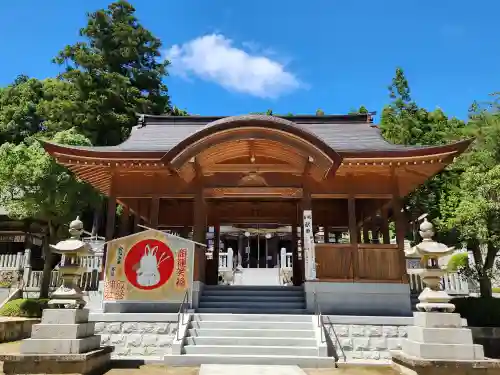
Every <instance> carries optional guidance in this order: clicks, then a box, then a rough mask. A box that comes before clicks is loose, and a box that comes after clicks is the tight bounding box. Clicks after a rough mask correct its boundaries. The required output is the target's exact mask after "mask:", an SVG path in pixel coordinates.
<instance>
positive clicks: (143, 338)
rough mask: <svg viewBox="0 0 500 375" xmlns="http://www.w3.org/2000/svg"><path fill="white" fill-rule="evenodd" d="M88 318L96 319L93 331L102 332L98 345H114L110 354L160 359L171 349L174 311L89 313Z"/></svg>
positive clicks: (114, 356)
mask: <svg viewBox="0 0 500 375" xmlns="http://www.w3.org/2000/svg"><path fill="white" fill-rule="evenodd" d="M146 315H149V316H146ZM151 315H155V316H156V317H155V316H151ZM162 315H163V316H162ZM169 315H175V317H171V316H169ZM104 319H105V321H103V320H104ZM155 319H156V321H155ZM90 320H92V321H94V322H96V324H95V333H96V334H97V335H101V345H112V346H114V348H115V350H114V352H113V358H120V357H128V358H144V357H147V358H149V359H158V358H159V359H161V358H163V356H164V355H167V354H171V352H172V340H173V339H174V336H175V334H176V330H177V318H176V314H111V313H108V314H102V313H101V314H92V313H91V314H90ZM159 320H162V321H159ZM147 358H146V359H147Z"/></svg>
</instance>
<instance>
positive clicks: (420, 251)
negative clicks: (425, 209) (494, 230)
mask: <svg viewBox="0 0 500 375" xmlns="http://www.w3.org/2000/svg"><path fill="white" fill-rule="evenodd" d="M426 216H427V215H424V216H423V217H422V216H421V217H420V218H419V219H423V222H422V223H421V224H420V232H419V233H420V236H421V237H422V242H421V243H419V244H418V245H416V246H414V247H412V248H411V249H409V250H408V251H405V253H406V255H407V256H409V257H419V258H420V266H421V268H420V269H416V270H415V271H414V274H416V275H419V276H420V278H421V279H422V281H423V283H424V284H425V286H426V287H425V289H424V290H423V291H422V293H421V294H420V295H419V296H418V299H419V301H420V303H418V304H417V309H418V310H420V311H443V312H453V311H454V310H455V306H454V305H453V304H451V303H449V301H450V299H451V297H450V296H449V295H448V293H446V292H445V291H444V290H440V285H441V278H442V277H443V276H444V274H445V271H444V270H442V269H441V268H440V267H439V262H438V261H439V258H441V257H444V256H447V255H451V254H452V253H453V252H454V251H455V248H454V247H448V246H446V245H445V244H442V243H439V242H436V241H434V240H433V239H432V237H434V226H433V225H432V223H431V222H429V221H428V220H427V217H426Z"/></svg>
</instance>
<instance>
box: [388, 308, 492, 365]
mask: <svg viewBox="0 0 500 375" xmlns="http://www.w3.org/2000/svg"><path fill="white" fill-rule="evenodd" d="M407 332H408V337H407V338H406V339H404V340H403V341H402V343H401V349H402V350H401V351H394V352H391V355H392V361H393V365H394V367H396V369H397V370H398V371H400V372H402V373H403V374H426V375H430V374H432V375H434V374H435V375H437V374H443V375H444V374H453V375H455V374H456V375H460V374H473V373H481V374H499V375H500V362H499V361H496V360H490V359H486V358H485V357H484V351H483V347H482V346H481V345H476V344H474V343H473V341H472V331H471V330H470V329H468V328H464V327H462V319H461V317H460V314H454V313H441V312H416V313H414V325H413V326H410V327H408V330H407Z"/></svg>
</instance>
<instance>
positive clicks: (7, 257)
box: [0, 252, 25, 271]
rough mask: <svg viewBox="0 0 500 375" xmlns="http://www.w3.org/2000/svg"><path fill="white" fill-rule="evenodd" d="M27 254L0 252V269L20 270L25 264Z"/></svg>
mask: <svg viewBox="0 0 500 375" xmlns="http://www.w3.org/2000/svg"><path fill="white" fill-rule="evenodd" d="M24 255H25V254H24V253H23V252H18V253H16V254H0V271H11V270H20V269H22V268H24V265H25V256H24Z"/></svg>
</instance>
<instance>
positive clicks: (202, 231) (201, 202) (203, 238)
mask: <svg viewBox="0 0 500 375" xmlns="http://www.w3.org/2000/svg"><path fill="white" fill-rule="evenodd" d="M194 167H195V170H196V176H195V179H194V181H193V182H194V186H195V189H196V191H195V196H194V201H193V241H195V242H199V243H202V244H206V243H207V204H206V201H205V196H204V194H203V189H204V186H203V175H202V173H201V170H200V168H199V165H198V163H197V162H195V163H194ZM217 261H218V259H217ZM205 266H206V268H205V282H206V283H207V284H208V285H217V277H216V278H215V279H214V278H213V275H214V271H213V268H214V267H215V268H217V267H218V266H217V263H216V260H215V259H207V260H206V263H205Z"/></svg>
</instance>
